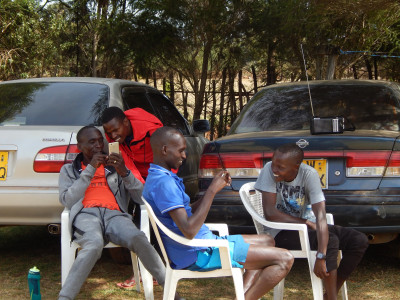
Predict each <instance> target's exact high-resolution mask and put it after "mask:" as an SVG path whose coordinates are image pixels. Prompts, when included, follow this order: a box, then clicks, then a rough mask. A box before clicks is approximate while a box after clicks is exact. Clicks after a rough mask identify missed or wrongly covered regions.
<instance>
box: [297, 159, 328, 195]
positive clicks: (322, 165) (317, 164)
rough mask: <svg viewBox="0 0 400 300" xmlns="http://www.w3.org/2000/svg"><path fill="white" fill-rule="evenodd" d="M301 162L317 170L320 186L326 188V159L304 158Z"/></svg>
mask: <svg viewBox="0 0 400 300" xmlns="http://www.w3.org/2000/svg"><path fill="white" fill-rule="evenodd" d="M303 163H305V164H307V165H309V166H311V167H313V168H314V169H315V170H317V172H318V175H319V180H320V183H321V187H322V188H323V189H327V188H328V173H327V172H326V169H327V164H326V159H305V160H303Z"/></svg>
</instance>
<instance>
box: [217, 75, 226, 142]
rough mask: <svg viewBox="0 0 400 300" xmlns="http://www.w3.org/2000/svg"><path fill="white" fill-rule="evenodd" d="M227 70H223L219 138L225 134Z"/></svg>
mask: <svg viewBox="0 0 400 300" xmlns="http://www.w3.org/2000/svg"><path fill="white" fill-rule="evenodd" d="M225 85H226V68H224V69H223V70H222V83H221V98H220V101H219V123H218V136H222V135H223V134H224V102H225Z"/></svg>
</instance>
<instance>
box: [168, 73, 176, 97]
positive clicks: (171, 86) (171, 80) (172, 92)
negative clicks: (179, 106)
mask: <svg viewBox="0 0 400 300" xmlns="http://www.w3.org/2000/svg"><path fill="white" fill-rule="evenodd" d="M169 89H170V92H169V99H170V100H171V102H172V103H175V85H174V72H172V71H171V72H170V73H169Z"/></svg>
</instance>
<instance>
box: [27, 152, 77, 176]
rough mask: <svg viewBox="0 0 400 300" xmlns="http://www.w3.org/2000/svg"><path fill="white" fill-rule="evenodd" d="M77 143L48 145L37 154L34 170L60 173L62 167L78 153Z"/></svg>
mask: <svg viewBox="0 0 400 300" xmlns="http://www.w3.org/2000/svg"><path fill="white" fill-rule="evenodd" d="M78 153H79V150H78V147H77V145H63V146H54V147H48V148H44V149H42V150H40V151H39V152H38V154H36V157H35V161H34V163H33V170H34V171H35V172H37V173H58V172H60V169H61V167H62V166H63V165H64V164H66V163H69V162H72V161H73V160H74V159H75V157H76V156H77V155H78Z"/></svg>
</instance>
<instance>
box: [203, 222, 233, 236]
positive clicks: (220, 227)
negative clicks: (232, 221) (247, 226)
mask: <svg viewBox="0 0 400 300" xmlns="http://www.w3.org/2000/svg"><path fill="white" fill-rule="evenodd" d="M205 225H207V227H208V228H209V229H210V230H211V231H217V232H218V235H219V236H225V235H228V234H229V231H228V225H227V224H224V223H206V224H205Z"/></svg>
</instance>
